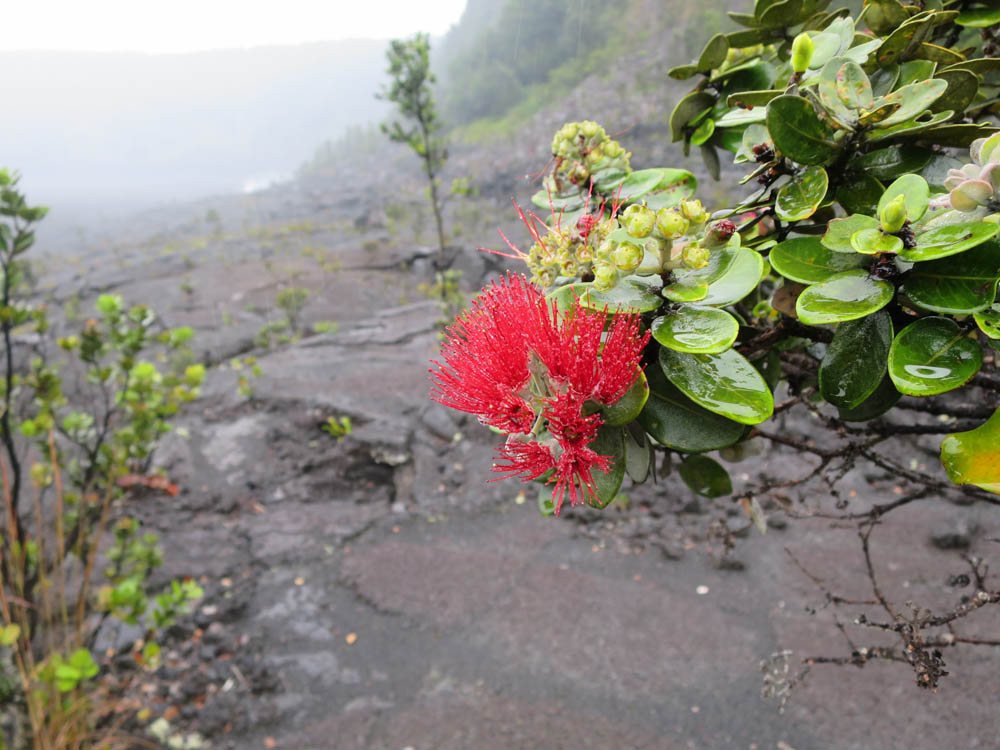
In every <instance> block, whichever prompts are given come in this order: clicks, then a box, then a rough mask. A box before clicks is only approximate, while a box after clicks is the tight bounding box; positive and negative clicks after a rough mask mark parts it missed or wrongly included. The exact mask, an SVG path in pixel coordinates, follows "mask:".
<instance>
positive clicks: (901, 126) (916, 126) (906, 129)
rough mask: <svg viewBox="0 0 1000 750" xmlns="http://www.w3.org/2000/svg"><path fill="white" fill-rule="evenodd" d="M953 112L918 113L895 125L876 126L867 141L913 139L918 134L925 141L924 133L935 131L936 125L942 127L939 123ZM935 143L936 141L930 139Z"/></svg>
mask: <svg viewBox="0 0 1000 750" xmlns="http://www.w3.org/2000/svg"><path fill="white" fill-rule="evenodd" d="M954 114H955V113H954V112H951V111H950V110H948V111H945V112H935V113H933V114H931V115H929V116H928V115H926V114H924V115H920V116H919V117H915V118H913V119H911V120H905V121H904V122H900V123H897V124H895V125H890V126H888V127H884V128H881V127H880V128H877V129H875V130H873V131H872V132H871V133H870V134H869V136H868V142H869V143H880V142H882V141H886V142H888V141H897V140H904V139H907V138H909V139H913V138H914V136H916V135H918V134H919V135H920V136H921V138H920V140H921V141H927V140H928V137H927V136H926V135H925V134H926V133H929V132H932V131H936V130H937V129H938V127H942V126H941V123H943V122H945V121H946V120H950V119H951V118H952V116H953V115H954ZM931 142H934V143H936V142H937V141H931Z"/></svg>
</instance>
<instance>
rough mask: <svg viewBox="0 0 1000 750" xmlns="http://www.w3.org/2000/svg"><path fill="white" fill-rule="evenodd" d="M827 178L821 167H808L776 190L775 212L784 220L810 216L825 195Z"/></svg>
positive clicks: (796, 219) (827, 183) (795, 219)
mask: <svg viewBox="0 0 1000 750" xmlns="http://www.w3.org/2000/svg"><path fill="white" fill-rule="evenodd" d="M829 184H830V182H829V178H828V177H827V174H826V170H825V169H823V167H808V168H807V169H805V170H804V171H803V172H802V174H800V175H799V176H797V177H795V178H794V179H793V180H792V182H789V183H788V184H787V185H785V186H783V187H782V188H781V189H780V190H779V191H778V197H777V200H776V201H775V204H774V210H775V213H777V215H778V217H779V218H781V219H784V220H785V221H801V220H802V219H807V218H809V217H810V216H812V215H813V214H814V213H815V212H816V209H817V208H819V205H820V204H821V203H822V202H823V199H824V198H825V197H826V190H827V187H828V186H829Z"/></svg>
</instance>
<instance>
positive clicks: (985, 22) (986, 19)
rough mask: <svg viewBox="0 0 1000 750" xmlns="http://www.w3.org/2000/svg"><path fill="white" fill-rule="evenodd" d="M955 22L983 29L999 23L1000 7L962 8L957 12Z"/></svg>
mask: <svg viewBox="0 0 1000 750" xmlns="http://www.w3.org/2000/svg"><path fill="white" fill-rule="evenodd" d="M955 23H957V24H958V25H959V26H971V27H972V28H975V29H985V28H988V27H990V26H993V25H994V24H998V23H1000V8H973V9H972V10H963V11H962V12H961V13H959V14H958V18H956V19H955Z"/></svg>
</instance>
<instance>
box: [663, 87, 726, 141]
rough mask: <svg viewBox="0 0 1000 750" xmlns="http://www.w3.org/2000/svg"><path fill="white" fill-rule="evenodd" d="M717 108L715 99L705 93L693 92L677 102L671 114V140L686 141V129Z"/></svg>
mask: <svg viewBox="0 0 1000 750" xmlns="http://www.w3.org/2000/svg"><path fill="white" fill-rule="evenodd" d="M713 106H715V98H714V97H713V96H712V95H711V94H706V93H705V92H704V91H692V92H691V93H689V94H687V95H686V96H685V97H684V98H683V99H681V100H680V101H679V102H677V106H676V107H674V111H673V112H671V113H670V139H671V141H674V142H676V141H680V140H683V139H684V129H685V128H686V127H687V125H688V123H689V122H691V121H692V120H693V119H695V118H696V117H697V116H698V115H700V114H702V113H703V112H705V110H709V109H711V108H712V107H713Z"/></svg>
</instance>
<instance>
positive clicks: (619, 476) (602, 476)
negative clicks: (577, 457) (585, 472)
mask: <svg viewBox="0 0 1000 750" xmlns="http://www.w3.org/2000/svg"><path fill="white" fill-rule="evenodd" d="M624 432H625V431H624V430H623V429H622V428H621V427H612V426H611V425H602V426H601V429H600V430H598V431H597V437H595V438H594V439H593V440H592V441H591V443H590V445H589V446H587V447H589V448H590V449H591V450H592V451H594V452H595V453H597V454H598V455H599V456H609V457H610V458H611V466H610V468H609V469H608V470H607V471H600V470H597V469H595V470H594V471H593V472H592V475H593V477H594V489H595V490H596V495H597V499H596V502H593V503H591V504H592V505H593V506H594V507H597V508H604V507H605V506H607V504H608V503H610V502H611V501H612V500H614V499H615V497H616V496H617V495H618V490H620V489H621V486H622V480H623V479H624V478H625V434H624Z"/></svg>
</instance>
